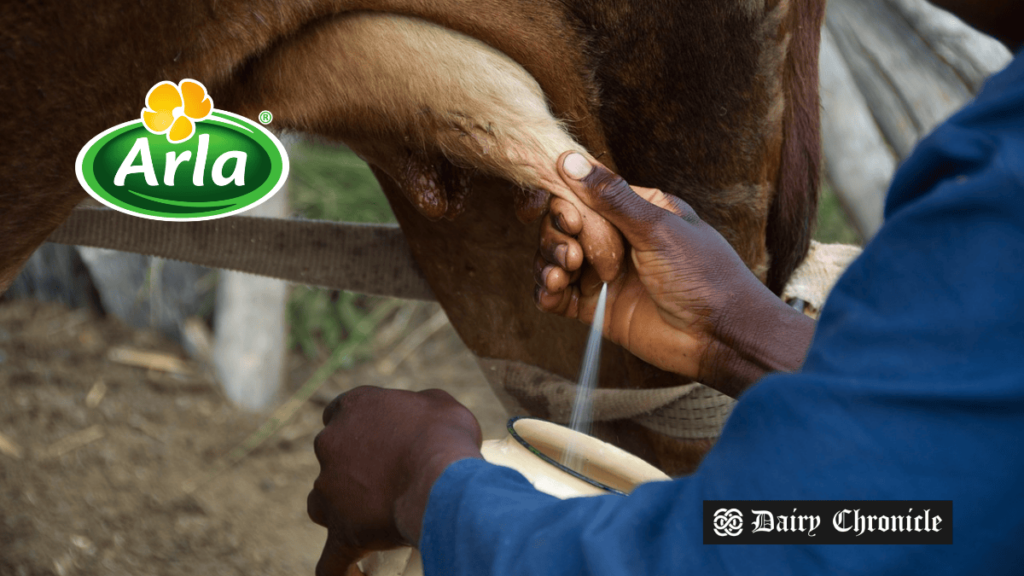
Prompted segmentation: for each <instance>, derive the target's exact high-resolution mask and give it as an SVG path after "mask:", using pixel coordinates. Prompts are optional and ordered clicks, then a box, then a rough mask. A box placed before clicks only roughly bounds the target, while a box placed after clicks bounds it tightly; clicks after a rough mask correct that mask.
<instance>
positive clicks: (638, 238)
mask: <svg viewBox="0 0 1024 576" xmlns="http://www.w3.org/2000/svg"><path fill="white" fill-rule="evenodd" d="M558 170H559V173H560V174H561V175H562V180H563V181H564V182H565V183H566V185H567V186H569V188H570V189H571V190H572V192H573V193H574V194H576V195H577V196H578V197H579V199H580V200H581V201H582V202H583V203H584V204H586V205H587V206H589V207H590V208H592V209H593V210H595V211H596V212H597V213H598V214H600V215H601V216H603V217H604V218H606V219H607V220H608V221H609V222H611V223H612V224H613V225H614V226H615V227H616V228H618V229H619V230H620V231H622V234H623V236H625V237H626V240H628V241H629V243H630V244H631V245H632V246H633V247H634V248H637V249H639V250H651V249H654V248H656V246H655V245H654V238H655V236H656V234H657V231H658V230H659V229H660V228H661V227H663V226H664V225H667V224H668V223H669V222H670V221H675V220H678V219H679V218H680V217H682V218H683V219H686V216H687V213H690V212H692V210H691V209H690V207H689V206H688V205H687V204H686V203H685V202H683V201H682V200H679V199H677V198H675V197H671V196H668V195H666V194H663V193H661V192H660V191H657V190H651V193H652V194H654V195H655V196H654V197H652V198H651V199H650V201H649V200H648V199H645V198H644V197H642V196H640V195H639V194H637V193H636V192H635V191H634V190H633V189H632V188H630V186H629V184H627V183H626V181H625V180H624V179H623V178H622V177H621V176H619V175H618V174H615V173H614V172H612V171H610V170H608V169H607V168H605V167H604V166H602V165H600V164H591V163H590V161H588V160H587V159H586V158H585V157H584V156H583V155H581V154H579V153H576V152H567V153H565V154H563V155H562V156H561V157H560V158H559V163H558ZM652 201H654V202H657V203H656V204H655V203H652ZM659 204H664V206H660V205H659Z"/></svg>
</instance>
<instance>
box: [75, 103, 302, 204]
mask: <svg viewBox="0 0 1024 576" xmlns="http://www.w3.org/2000/svg"><path fill="white" fill-rule="evenodd" d="M172 86H173V85H172ZM144 119H145V117H144ZM193 126H194V133H189V136H188V137H187V138H186V139H185V140H183V141H178V142H172V141H171V139H170V138H169V137H167V136H165V135H163V134H154V133H153V132H152V129H147V126H146V125H144V121H143V119H140V120H134V121H132V122H126V123H124V124H120V125H118V126H114V127H113V128H110V129H109V130H106V131H105V132H103V133H102V134H99V135H98V136H96V137H95V138H93V139H92V140H91V141H89V143H88V144H86V145H85V147H84V148H82V151H81V152H80V153H79V154H78V161H77V162H76V165H75V170H76V172H77V174H78V181H79V182H80V183H81V184H82V187H83V188H85V189H86V191H87V192H88V193H89V194H90V195H91V196H92V197H93V198H95V199H97V200H98V201H100V202H102V203H103V204H106V205H107V206H109V207H111V208H114V209H115V210H120V211H121V212H126V213H128V214H133V215H135V216H140V217H143V218H150V219H154V220H180V221H192V220H209V219H212V218H223V217H225V216H230V215H232V214H237V213H239V212H242V211H244V210H247V209H249V208H252V207H253V206H256V205H258V204H260V203H262V202H264V201H266V200H267V199H268V198H270V197H271V196H273V195H274V193H276V192H277V191H278V190H279V189H280V188H281V186H282V185H284V182H285V179H286V178H287V177H288V168H289V165H288V156H287V154H286V153H285V150H284V147H283V146H282V145H281V142H280V141H279V140H278V139H277V138H276V137H274V135H273V134H271V133H270V132H268V131H267V130H266V129H265V128H263V127H262V126H260V125H259V124H256V123H254V122H251V121H250V120H248V119H246V118H244V117H242V116H239V115H237V114H232V113H230V112H225V111H223V110H216V109H214V110H212V112H209V114H208V115H207V116H206V117H205V118H203V119H202V121H197V122H195V123H194V124H193Z"/></svg>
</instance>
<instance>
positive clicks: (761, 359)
mask: <svg viewBox="0 0 1024 576" xmlns="http://www.w3.org/2000/svg"><path fill="white" fill-rule="evenodd" d="M729 300H730V301H729V302H728V303H727V304H725V305H723V306H722V307H721V308H719V310H720V311H721V313H720V316H719V317H718V318H717V319H716V320H715V321H714V322H713V323H712V325H711V326H712V329H711V338H710V340H709V342H708V344H707V345H706V347H705V348H704V350H703V354H702V357H701V359H700V367H699V369H698V376H697V379H698V380H699V381H700V382H702V383H703V384H706V385H708V386H711V387H712V388H715V389H716V390H719V391H720V392H723V393H725V394H728V395H729V396H733V397H736V396H739V394H740V393H742V392H743V391H744V390H746V388H747V387H749V386H750V385H751V384H753V383H754V382H756V381H757V380H759V379H760V378H761V377H762V376H764V375H765V374H767V373H771V372H795V371H796V370H799V369H800V367H801V366H802V365H803V361H804V358H805V357H806V355H807V348H808V347H809V346H810V343H811V338H812V337H813V335H814V326H815V323H814V321H813V320H812V319H810V318H808V317H807V316H805V315H804V314H802V313H800V312H798V311H796V310H794V309H793V308H791V307H790V306H788V305H786V303H785V302H783V301H782V300H780V299H779V298H778V297H777V296H776V295H775V294H773V293H772V292H771V291H770V290H768V288H767V287H765V286H764V285H763V284H761V283H760V282H757V281H753V282H745V283H743V284H742V285H738V287H737V289H736V290H734V291H731V292H730V298H729Z"/></svg>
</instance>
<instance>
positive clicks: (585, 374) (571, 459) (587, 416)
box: [562, 284, 608, 472]
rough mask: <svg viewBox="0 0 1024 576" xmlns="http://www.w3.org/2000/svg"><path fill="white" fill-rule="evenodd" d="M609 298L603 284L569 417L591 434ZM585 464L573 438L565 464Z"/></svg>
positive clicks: (578, 428) (580, 429) (573, 467)
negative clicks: (602, 334) (605, 311)
mask: <svg viewBox="0 0 1024 576" xmlns="http://www.w3.org/2000/svg"><path fill="white" fill-rule="evenodd" d="M607 300H608V284H604V285H602V286H601V295H600V296H598V298H597V308H595V309H594V321H593V323H592V324H591V325H590V335H589V336H588V337H587V349H586V352H585V353H584V354H583V365H582V366H581V367H580V381H579V385H578V386H577V387H576V399H575V401H573V405H572V418H571V419H570V420H569V427H570V428H572V429H573V430H576V431H577V432H582V433H584V434H590V424H591V420H592V416H593V407H594V399H593V391H594V386H595V385H597V371H598V368H599V367H600V362H599V360H600V359H601V332H602V331H603V328H604V309H605V301H607ZM582 464H583V458H582V456H581V455H580V453H579V451H578V449H577V446H576V442H575V441H571V442H569V444H568V445H567V446H566V447H565V452H564V453H563V455H562V465H564V466H565V467H566V468H569V469H571V470H576V471H577V472H582V470H581V466H582Z"/></svg>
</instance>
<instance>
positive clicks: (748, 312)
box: [534, 152, 814, 396]
mask: <svg viewBox="0 0 1024 576" xmlns="http://www.w3.org/2000/svg"><path fill="white" fill-rule="evenodd" d="M558 169H559V173H560V174H561V176H562V179H563V180H564V181H565V183H566V185H568V186H569V187H570V188H571V189H572V191H573V192H574V193H575V194H576V195H577V196H578V197H579V199H580V200H581V201H582V202H583V203H584V204H586V205H587V206H588V207H590V208H591V209H593V210H594V211H595V212H596V213H597V214H598V215H599V216H601V217H603V218H605V219H607V220H608V221H609V222H611V223H612V225H614V226H615V227H616V228H618V230H620V231H621V232H622V234H623V236H624V237H625V239H626V241H627V243H628V245H629V249H628V251H627V252H626V254H628V256H626V254H620V255H618V256H617V258H618V260H617V261H616V262H598V260H599V259H600V255H591V254H585V253H584V249H583V247H582V246H581V244H580V243H579V242H578V241H577V240H576V238H577V237H578V236H579V235H580V234H581V232H583V231H584V230H585V229H586V227H587V225H588V221H587V217H586V215H581V213H580V212H579V211H578V210H577V209H576V208H575V207H573V205H572V204H570V203H569V202H566V201H565V200H563V199H560V198H554V199H552V201H551V209H550V210H549V212H548V214H547V215H546V216H545V217H544V221H543V223H542V225H541V234H540V250H539V251H538V254H537V258H536V261H535V265H534V275H535V278H536V280H537V289H536V291H535V295H534V296H535V301H536V303H537V306H538V307H539V308H540V309H541V310H543V311H546V312H550V313H553V314H559V315H563V316H566V317H568V318H575V319H578V320H580V321H582V322H585V323H588V324H589V323H591V322H592V321H593V315H594V309H595V307H596V304H597V297H598V294H599V293H600V289H601V278H599V277H598V275H597V273H596V272H595V271H594V269H595V266H596V265H598V264H600V268H601V269H602V270H617V271H618V272H617V273H616V274H615V275H614V277H612V279H611V280H610V281H609V282H608V302H607V310H606V314H605V323H604V334H605V337H607V338H608V339H609V340H611V341H612V342H615V343H617V344H619V345H621V346H623V347H624V348H626V349H627V350H629V351H630V352H631V353H633V354H634V355H636V356H637V357H639V358H641V359H643V360H645V361H647V362H649V363H651V364H653V365H655V366H657V367H659V368H662V369H664V370H668V371H670V372H675V373H677V374H681V375H684V376H687V377H689V378H693V379H695V380H698V381H700V382H703V383H705V384H707V385H709V386H712V387H714V388H717V389H719V390H721V391H722V392H725V393H726V394H731V395H733V396H735V395H738V394H739V392H741V391H742V390H743V389H745V388H746V387H747V386H749V385H750V384H751V383H753V382H754V381H756V380H757V379H758V378H760V377H761V376H762V375H763V374H764V373H766V372H768V371H775V370H795V369H797V368H799V366H800V365H801V364H802V363H803V358H804V355H805V354H806V351H807V347H808V346H809V345H810V340H811V336H812V335H813V332H814V322H813V321H812V320H810V319H809V318H806V317H805V316H804V315H803V314H800V313H799V312H796V311H795V310H793V309H792V308H790V307H789V306H786V305H785V303H783V302H782V301H781V300H779V299H778V298H777V297H776V296H775V295H774V294H772V293H771V291H769V290H768V289H767V288H766V287H765V286H764V285H763V284H761V282H759V281H758V280H757V278H756V277H755V276H754V275H753V274H752V273H751V272H750V271H749V270H748V269H747V267H746V266H745V265H744V263H743V261H742V260H740V258H739V255H737V254H736V252H735V250H733V248H732V247H731V246H730V245H729V243H728V242H726V240H725V239H724V238H722V236H721V235H720V234H719V233H718V232H717V231H716V230H715V229H714V228H712V227H711V226H709V225H707V224H706V223H704V222H703V221H702V220H701V219H700V218H699V217H697V215H696V214H695V213H694V211H693V209H692V208H691V207H690V206H689V205H688V204H687V203H686V202H684V201H683V200H681V199H679V198H677V197H675V196H670V195H667V194H664V193H662V192H661V191H660V190H656V189H653V188H641V187H630V186H629V185H628V184H627V183H626V182H625V180H623V179H622V178H621V177H619V176H618V175H616V174H614V173H612V172H610V171H609V170H608V169H607V168H605V167H604V166H601V165H600V164H596V165H593V166H592V165H591V164H590V163H589V162H588V161H587V160H586V158H584V157H582V156H581V155H579V154H573V153H570V152H567V153H565V154H562V156H561V157H560V158H559V160H558ZM585 258H586V260H588V263H585V262H584V259H585ZM603 276H605V278H606V279H607V278H608V277H609V274H608V273H606V272H605V273H603Z"/></svg>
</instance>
